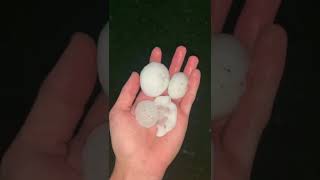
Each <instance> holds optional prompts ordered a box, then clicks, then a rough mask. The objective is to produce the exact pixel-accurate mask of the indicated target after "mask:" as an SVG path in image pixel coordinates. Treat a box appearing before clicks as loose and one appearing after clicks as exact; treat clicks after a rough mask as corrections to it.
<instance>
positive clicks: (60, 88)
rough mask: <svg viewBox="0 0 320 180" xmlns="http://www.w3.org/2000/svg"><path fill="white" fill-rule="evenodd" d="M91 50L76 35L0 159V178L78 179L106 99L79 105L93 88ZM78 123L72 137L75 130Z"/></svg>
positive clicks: (88, 42) (93, 48)
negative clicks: (86, 147)
mask: <svg viewBox="0 0 320 180" xmlns="http://www.w3.org/2000/svg"><path fill="white" fill-rule="evenodd" d="M96 74H97V72H96V46H95V42H94V41H93V40H92V39H91V38H90V37H88V36H87V35H85V34H82V33H76V34H75V35H74V36H73V37H72V39H71V42H70V44H69V45H68V47H67V48H66V50H65V51H64V53H63V55H62V56H61V57H60V59H59V61H58V63H57V64H56V66H55V67H54V68H53V70H52V71H51V72H50V74H49V75H48V77H47V78H46V80H45V81H44V82H43V84H42V86H41V88H40V91H39V94H38V97H37V99H36V101H35V103H34V105H33V107H32V109H31V111H30V114H29V115H28V117H27V119H26V121H25V123H24V125H23V127H22V128H21V130H20V132H19V133H18V135H17V136H16V138H15V140H14V142H13V143H12V144H11V146H10V147H9V149H8V151H7V152H6V154H5V156H4V157H3V159H2V163H1V169H0V179H6V180H20V179H21V180H22V179H23V180H44V179H45V180H57V179H59V180H79V179H82V178H83V176H82V169H81V152H82V148H83V146H84V144H85V141H86V139H87V136H88V135H89V134H90V133H91V131H92V130H93V129H94V128H95V127H97V126H98V125H100V124H102V123H103V121H104V120H103V117H104V116H105V114H106V111H107V107H106V99H105V97H104V95H103V94H99V95H98V96H97V97H96V100H95V102H94V104H93V105H92V106H91V108H90V110H89V112H88V113H86V114H84V108H85V105H86V103H87V101H88V99H89V97H90V96H91V93H92V90H93V88H94V85H95V83H96V79H97V76H96ZM81 117H84V121H83V123H82V124H81V127H80V129H79V131H78V133H76V134H75V129H76V126H77V125H78V124H79V121H80V119H81Z"/></svg>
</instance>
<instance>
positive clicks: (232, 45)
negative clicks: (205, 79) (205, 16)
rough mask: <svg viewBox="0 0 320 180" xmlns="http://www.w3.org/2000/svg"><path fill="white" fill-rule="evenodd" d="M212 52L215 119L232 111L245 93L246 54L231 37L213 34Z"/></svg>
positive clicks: (239, 44)
mask: <svg viewBox="0 0 320 180" xmlns="http://www.w3.org/2000/svg"><path fill="white" fill-rule="evenodd" d="M211 48H212V49H211V51H212V68H211V71H212V73H211V81H212V84H211V85H212V89H211V91H212V96H213V97H212V103H213V114H214V118H215V117H221V116H224V115H226V114H228V113H230V112H232V111H233V110H234V108H235V107H236V105H237V104H238V102H239V99H240V97H241V96H242V94H243V93H244V91H245V79H246V74H247V71H248V63H249V61H248V58H249V57H248V54H247V52H246V49H244V47H243V46H242V45H241V43H240V42H239V41H238V40H237V39H235V38H234V37H233V36H231V35H227V34H214V36H213V45H212V46H211Z"/></svg>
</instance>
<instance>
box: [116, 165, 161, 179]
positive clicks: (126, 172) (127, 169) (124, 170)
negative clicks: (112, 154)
mask: <svg viewBox="0 0 320 180" xmlns="http://www.w3.org/2000/svg"><path fill="white" fill-rule="evenodd" d="M138 164H139V163H128V162H125V163H124V162H119V161H116V163H115V166H114V169H113V172H112V175H111V177H110V180H161V179H162V178H163V175H164V171H161V172H153V171H150V167H149V168H144V167H141V166H139V165H138Z"/></svg>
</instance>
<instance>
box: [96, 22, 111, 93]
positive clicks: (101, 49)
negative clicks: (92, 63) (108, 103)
mask: <svg viewBox="0 0 320 180" xmlns="http://www.w3.org/2000/svg"><path fill="white" fill-rule="evenodd" d="M97 51H98V52H97V65H98V67H97V69H98V74H99V80H100V83H101V85H102V88H103V90H104V92H105V94H108V91H109V23H107V24H106V25H105V26H104V28H103V29H102V30H101V32H100V36H99V40H98V47H97Z"/></svg>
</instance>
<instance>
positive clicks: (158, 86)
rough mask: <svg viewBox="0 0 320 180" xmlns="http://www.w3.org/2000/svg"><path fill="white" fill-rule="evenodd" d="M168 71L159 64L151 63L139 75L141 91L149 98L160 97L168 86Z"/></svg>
mask: <svg viewBox="0 0 320 180" xmlns="http://www.w3.org/2000/svg"><path fill="white" fill-rule="evenodd" d="M169 80H170V76H169V71H168V69H167V68H166V66H165V65H163V64H161V63H156V62H151V63H149V64H148V65H146V66H145V67H144V68H143V69H142V71H141V73H140V85H141V89H142V91H143V92H144V93H145V94H146V95H147V96H150V97H156V96H160V95H161V94H162V93H163V92H164V91H165V90H166V89H167V88H168V85H169Z"/></svg>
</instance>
